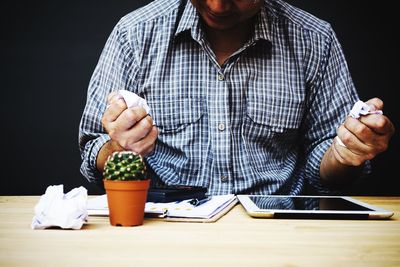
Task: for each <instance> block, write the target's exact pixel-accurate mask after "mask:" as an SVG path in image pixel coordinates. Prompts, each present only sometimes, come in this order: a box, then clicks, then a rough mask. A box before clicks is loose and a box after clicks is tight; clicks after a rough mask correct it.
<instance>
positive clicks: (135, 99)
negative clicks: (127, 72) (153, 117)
mask: <svg viewBox="0 0 400 267" xmlns="http://www.w3.org/2000/svg"><path fill="white" fill-rule="evenodd" d="M118 93H119V94H120V95H121V96H122V97H123V98H124V100H125V103H126V105H127V107H128V108H133V107H142V108H144V109H145V110H146V112H147V114H148V113H149V112H150V107H149V106H148V105H147V102H146V100H145V99H144V98H141V97H140V96H138V95H137V94H135V93H133V92H130V91H127V90H118Z"/></svg>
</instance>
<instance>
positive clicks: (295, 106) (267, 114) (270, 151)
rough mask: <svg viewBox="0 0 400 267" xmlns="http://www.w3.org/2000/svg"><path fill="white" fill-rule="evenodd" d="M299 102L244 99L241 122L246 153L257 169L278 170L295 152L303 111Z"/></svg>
mask: <svg viewBox="0 0 400 267" xmlns="http://www.w3.org/2000/svg"><path fill="white" fill-rule="evenodd" d="M303 110H304V107H303V104H302V102H296V101H293V100H292V102H286V103H283V104H282V103H280V104H279V105H274V104H269V103H265V102H261V101H247V108H246V114H245V116H244V120H243V125H242V127H243V128H242V137H243V138H244V141H245V145H246V149H247V154H248V155H249V157H250V159H251V160H250V162H251V165H253V167H254V168H255V169H257V170H259V171H273V172H279V171H280V170H282V168H283V166H282V164H283V163H284V162H286V160H290V158H291V157H292V156H293V155H294V151H296V150H297V149H296V148H295V146H297V145H298V144H297V143H298V142H297V138H298V134H299V128H300V125H301V119H302V114H303Z"/></svg>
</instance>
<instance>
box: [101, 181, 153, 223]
mask: <svg viewBox="0 0 400 267" xmlns="http://www.w3.org/2000/svg"><path fill="white" fill-rule="evenodd" d="M103 181H104V187H105V189H106V193H107V201H108V209H109V212H110V223H111V225H114V226H136V225H142V224H143V219H144V207H145V204H146V200H147V192H148V189H149V186H150V179H148V180H140V181H112V180H107V179H104V180H103Z"/></svg>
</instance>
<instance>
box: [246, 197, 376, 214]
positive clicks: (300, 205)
mask: <svg viewBox="0 0 400 267" xmlns="http://www.w3.org/2000/svg"><path fill="white" fill-rule="evenodd" d="M249 198H250V199H251V200H252V201H253V202H254V204H255V205H256V206H257V207H258V208H259V209H264V210H304V211H305V210H327V211H328V210H335V211H340V210H341V211H372V209H369V208H367V207H364V206H361V205H358V204H356V203H354V202H351V201H349V200H347V199H345V198H341V197H304V196H302V197H295V196H292V197H269V196H250V197H249Z"/></svg>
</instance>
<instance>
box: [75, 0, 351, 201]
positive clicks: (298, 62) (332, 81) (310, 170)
mask: <svg viewBox="0 0 400 267" xmlns="http://www.w3.org/2000/svg"><path fill="white" fill-rule="evenodd" d="M201 25H202V24H201V20H199V16H198V14H197V12H196V10H195V8H194V7H193V5H192V4H191V2H190V1H188V2H187V4H183V5H181V6H180V5H179V1H178V0H157V1H154V2H152V3H150V4H148V5H147V6H145V7H142V8H140V9H138V10H135V11H133V12H131V13H130V14H128V15H126V16H124V17H123V18H122V19H121V20H120V21H119V22H118V23H117V25H116V26H115V28H114V30H113V31H112V33H111V35H110V36H109V38H108V40H107V42H106V44H105V47H104V50H103V52H102V54H101V57H100V59H99V62H98V64H97V67H96V69H95V71H94V73H93V76H92V78H91V81H90V84H89V88H88V95H87V103H86V107H85V109H84V112H83V116H82V119H81V123H80V128H79V145H80V151H81V156H82V165H81V172H82V174H83V175H84V176H85V177H86V178H87V179H88V180H89V181H93V182H94V181H101V173H99V172H98V171H97V169H96V157H97V154H98V152H99V150H100V148H101V147H102V146H103V144H104V143H105V142H106V141H108V140H109V138H110V137H109V136H108V135H107V133H106V132H105V130H104V129H103V127H102V124H101V117H102V115H103V113H104V111H105V109H106V96H107V95H108V94H109V93H110V92H111V91H114V90H118V89H126V90H130V91H132V92H135V93H137V94H139V95H140V96H142V97H143V98H145V99H146V101H147V103H148V105H149V106H150V109H151V111H150V113H151V116H152V117H153V118H154V120H155V122H156V124H157V126H158V128H159V136H158V139H157V143H156V147H155V150H154V152H153V153H152V154H150V155H148V156H147V157H146V158H145V159H146V163H147V165H148V167H149V169H150V170H151V171H152V176H153V177H152V178H153V181H155V180H159V181H162V182H163V183H166V184H171V185H173V184H184V185H197V186H205V187H207V188H208V192H209V193H210V194H227V193H234V194H237V193H249V194H307V193H308V192H318V193H329V192H330V191H329V190H328V189H327V188H324V187H323V186H322V185H321V183H320V176H319V168H320V162H321V159H322V157H323V155H324V153H325V151H326V150H327V149H328V147H329V146H330V145H331V143H332V140H333V138H334V137H335V136H336V129H337V127H338V126H339V125H340V124H341V123H342V122H343V121H344V120H345V117H346V114H347V112H348V111H349V110H350V109H351V107H352V105H353V103H354V102H355V101H357V100H358V95H357V92H356V90H355V88H354V85H353V82H352V79H351V77H350V73H349V71H348V67H347V64H346V61H345V58H344V55H343V51H342V49H341V46H340V44H339V42H338V40H337V38H336V36H335V33H334V32H333V30H332V28H331V26H330V25H329V24H328V23H326V22H324V21H321V20H319V19H317V18H315V17H314V16H312V15H310V14H308V13H306V12H304V11H301V10H299V9H297V8H295V7H293V6H290V5H289V4H287V3H285V2H282V1H278V0H277V1H265V3H264V5H263V7H262V8H261V10H260V12H259V13H258V14H257V15H256V18H255V26H254V29H253V33H252V34H251V37H250V39H249V40H248V41H247V42H246V43H245V44H244V46H243V47H242V48H240V49H239V50H238V51H236V52H235V53H234V54H232V55H231V57H230V58H229V59H228V60H227V61H226V62H225V63H224V64H223V65H222V66H220V65H219V64H218V63H217V59H216V57H215V54H214V53H213V51H212V49H211V48H210V45H209V43H208V42H207V39H206V38H205V33H204V31H203V30H202V26H201Z"/></svg>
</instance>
